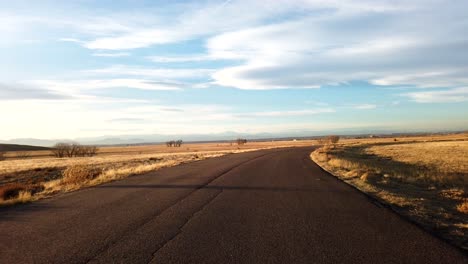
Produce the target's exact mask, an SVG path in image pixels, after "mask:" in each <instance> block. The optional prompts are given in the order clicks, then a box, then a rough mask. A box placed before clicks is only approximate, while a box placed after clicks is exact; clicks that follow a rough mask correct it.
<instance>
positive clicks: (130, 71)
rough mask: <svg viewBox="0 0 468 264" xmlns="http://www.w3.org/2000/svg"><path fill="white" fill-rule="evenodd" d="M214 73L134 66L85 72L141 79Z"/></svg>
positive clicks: (186, 76)
mask: <svg viewBox="0 0 468 264" xmlns="http://www.w3.org/2000/svg"><path fill="white" fill-rule="evenodd" d="M213 72H214V70H213V69H200V68H196V69H180V68H174V69H171V68H147V67H132V66H125V65H114V66H111V67H107V68H101V69H93V70H85V71H83V73H85V74H87V75H100V76H103V75H104V76H141V77H151V78H164V79H186V78H201V77H208V76H209V75H210V74H211V73H213Z"/></svg>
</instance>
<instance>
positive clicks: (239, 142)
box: [236, 138, 247, 145]
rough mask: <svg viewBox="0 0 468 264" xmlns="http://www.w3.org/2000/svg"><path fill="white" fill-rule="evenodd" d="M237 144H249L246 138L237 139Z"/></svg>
mask: <svg viewBox="0 0 468 264" xmlns="http://www.w3.org/2000/svg"><path fill="white" fill-rule="evenodd" d="M236 143H237V145H244V144H247V139H245V138H238V139H236Z"/></svg>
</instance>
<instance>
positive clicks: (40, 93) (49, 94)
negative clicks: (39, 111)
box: [0, 83, 72, 101]
mask: <svg viewBox="0 0 468 264" xmlns="http://www.w3.org/2000/svg"><path fill="white" fill-rule="evenodd" d="M71 98H72V96H68V95H66V94H62V93H60V92H58V91H54V90H52V89H45V88H41V87H37V86H33V85H25V84H21V83H10V84H5V83H0V101H5V100H28V99H29V100H30V99H34V100H68V99H71Z"/></svg>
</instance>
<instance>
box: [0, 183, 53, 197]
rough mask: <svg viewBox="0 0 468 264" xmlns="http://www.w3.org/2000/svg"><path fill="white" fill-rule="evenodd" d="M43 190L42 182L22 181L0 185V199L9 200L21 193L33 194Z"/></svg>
mask: <svg viewBox="0 0 468 264" xmlns="http://www.w3.org/2000/svg"><path fill="white" fill-rule="evenodd" d="M43 190H44V186H43V185H42V184H24V183H10V184H7V185H4V186H0V200H4V201H6V200H10V199H14V198H18V197H19V196H20V194H21V193H23V194H26V193H28V194H29V195H33V194H35V193H38V192H40V191H43Z"/></svg>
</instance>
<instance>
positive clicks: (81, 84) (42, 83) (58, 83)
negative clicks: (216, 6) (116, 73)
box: [25, 79, 180, 95]
mask: <svg viewBox="0 0 468 264" xmlns="http://www.w3.org/2000/svg"><path fill="white" fill-rule="evenodd" d="M25 83H28V84H31V85H34V86H37V87H43V88H46V89H49V90H53V91H59V92H61V93H70V94H74V95H76V93H77V92H81V91H86V90H93V89H109V88H133V89H141V90H179V89H180V84H178V83H170V82H157V81H153V80H145V79H93V80H33V81H27V82H25Z"/></svg>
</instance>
